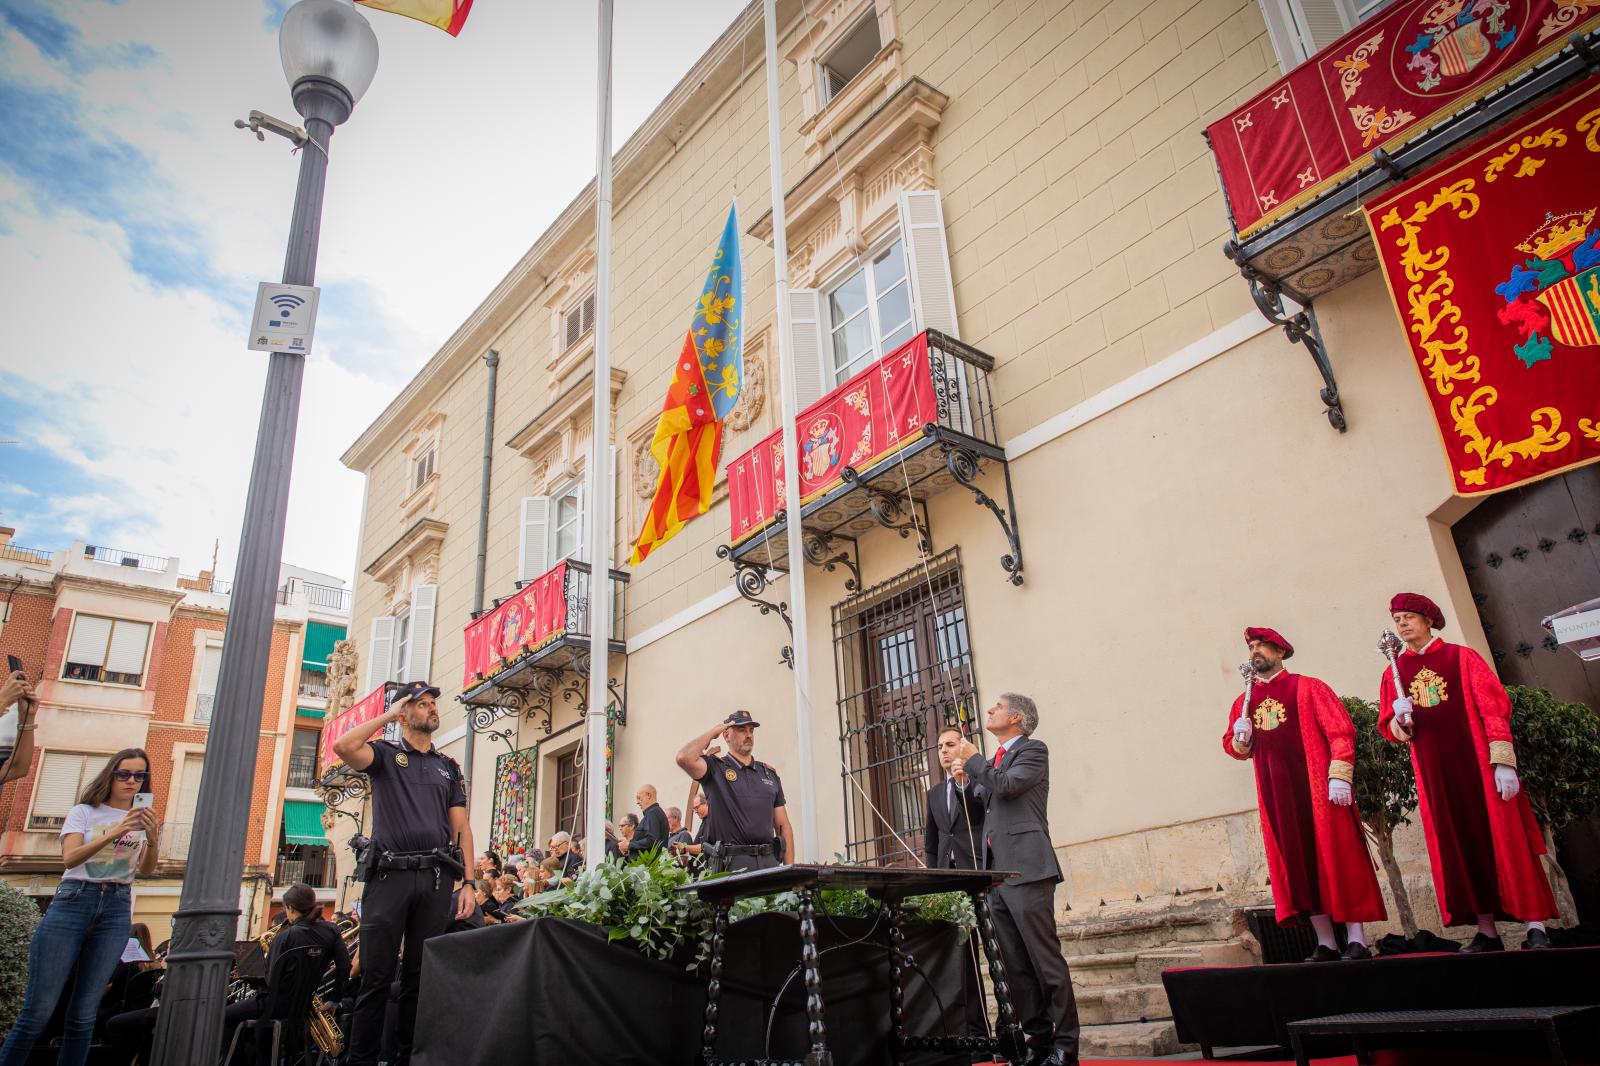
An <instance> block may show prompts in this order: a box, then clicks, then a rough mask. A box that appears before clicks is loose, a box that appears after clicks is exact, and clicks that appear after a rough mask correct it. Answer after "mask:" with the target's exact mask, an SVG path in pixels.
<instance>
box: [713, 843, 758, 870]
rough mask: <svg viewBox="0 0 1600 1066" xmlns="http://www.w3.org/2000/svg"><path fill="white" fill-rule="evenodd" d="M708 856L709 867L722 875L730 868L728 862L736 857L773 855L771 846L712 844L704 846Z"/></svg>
mask: <svg viewBox="0 0 1600 1066" xmlns="http://www.w3.org/2000/svg"><path fill="white" fill-rule="evenodd" d="M703 848H704V851H705V854H706V856H707V865H708V866H710V868H711V871H712V872H713V873H721V872H722V871H724V870H726V869H727V868H728V860H729V859H731V858H733V857H734V856H735V855H772V854H774V852H773V850H772V845H771V844H711V843H707V844H705V845H703Z"/></svg>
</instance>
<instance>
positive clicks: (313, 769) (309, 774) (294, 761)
mask: <svg viewBox="0 0 1600 1066" xmlns="http://www.w3.org/2000/svg"><path fill="white" fill-rule="evenodd" d="M316 784H317V757H316V756H315V755H309V754H308V755H291V756H289V787H290V788H314V787H315V786H316Z"/></svg>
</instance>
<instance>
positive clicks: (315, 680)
mask: <svg viewBox="0 0 1600 1066" xmlns="http://www.w3.org/2000/svg"><path fill="white" fill-rule="evenodd" d="M328 692H329V689H328V672H327V671H326V670H316V669H313V668H312V667H309V666H303V667H301V668H300V698H301V699H310V700H326V699H327V698H328Z"/></svg>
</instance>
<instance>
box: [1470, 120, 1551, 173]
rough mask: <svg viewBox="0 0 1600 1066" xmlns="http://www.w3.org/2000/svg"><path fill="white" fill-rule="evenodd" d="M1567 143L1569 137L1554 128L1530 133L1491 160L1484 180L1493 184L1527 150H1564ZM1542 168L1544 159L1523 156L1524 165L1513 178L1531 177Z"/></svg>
mask: <svg viewBox="0 0 1600 1066" xmlns="http://www.w3.org/2000/svg"><path fill="white" fill-rule="evenodd" d="M1566 143H1567V135H1566V134H1565V133H1563V132H1561V131H1560V130H1558V129H1555V128H1553V127H1552V128H1551V129H1547V130H1545V131H1544V132H1543V133H1530V134H1529V135H1528V136H1526V137H1524V138H1522V140H1520V141H1517V142H1514V143H1512V144H1511V145H1509V146H1508V147H1507V148H1506V150H1505V151H1503V152H1501V153H1500V154H1499V155H1497V156H1495V157H1494V158H1493V159H1491V160H1489V165H1488V166H1486V167H1484V168H1483V180H1484V181H1486V182H1491V181H1494V180H1495V179H1496V178H1498V177H1499V176H1500V172H1501V171H1503V170H1505V168H1506V167H1508V166H1510V165H1511V161H1512V160H1513V159H1516V158H1517V157H1518V156H1519V155H1522V151H1523V149H1525V148H1527V149H1532V148H1564V147H1566ZM1542 166H1544V160H1543V159H1535V158H1533V157H1532V156H1522V164H1521V165H1520V166H1519V167H1517V172H1516V174H1515V175H1513V177H1518V178H1527V177H1531V176H1533V174H1534V173H1536V172H1537V171H1538V169H1539V168H1540V167H1542Z"/></svg>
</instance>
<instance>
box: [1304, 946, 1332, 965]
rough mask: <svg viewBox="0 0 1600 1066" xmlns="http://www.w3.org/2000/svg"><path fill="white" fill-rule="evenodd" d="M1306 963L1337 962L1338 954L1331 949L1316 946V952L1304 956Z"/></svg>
mask: <svg viewBox="0 0 1600 1066" xmlns="http://www.w3.org/2000/svg"><path fill="white" fill-rule="evenodd" d="M1306 961H1307V962H1338V961H1339V953H1338V952H1337V951H1335V950H1333V949H1332V948H1329V947H1323V946H1322V945H1321V944H1318V945H1317V950H1316V951H1313V952H1312V953H1311V954H1309V955H1307V956H1306Z"/></svg>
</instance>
